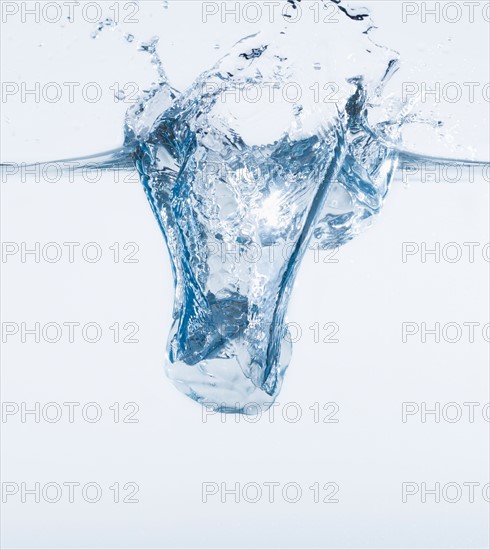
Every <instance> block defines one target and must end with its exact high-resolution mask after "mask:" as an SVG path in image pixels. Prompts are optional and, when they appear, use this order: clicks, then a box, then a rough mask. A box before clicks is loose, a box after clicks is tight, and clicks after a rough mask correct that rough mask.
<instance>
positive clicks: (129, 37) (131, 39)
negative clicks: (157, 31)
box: [124, 33, 134, 42]
mask: <svg viewBox="0 0 490 550" xmlns="http://www.w3.org/2000/svg"><path fill="white" fill-rule="evenodd" d="M124 38H125V39H126V40H127V41H128V42H132V41H133V40H134V34H131V33H128V34H126V35H124Z"/></svg>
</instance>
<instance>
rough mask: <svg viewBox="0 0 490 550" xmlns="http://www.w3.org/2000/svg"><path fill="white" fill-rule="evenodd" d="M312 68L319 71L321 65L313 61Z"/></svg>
mask: <svg viewBox="0 0 490 550" xmlns="http://www.w3.org/2000/svg"><path fill="white" fill-rule="evenodd" d="M313 68H314V69H315V71H319V70H321V68H322V66H321V65H320V63H318V62H317V63H313Z"/></svg>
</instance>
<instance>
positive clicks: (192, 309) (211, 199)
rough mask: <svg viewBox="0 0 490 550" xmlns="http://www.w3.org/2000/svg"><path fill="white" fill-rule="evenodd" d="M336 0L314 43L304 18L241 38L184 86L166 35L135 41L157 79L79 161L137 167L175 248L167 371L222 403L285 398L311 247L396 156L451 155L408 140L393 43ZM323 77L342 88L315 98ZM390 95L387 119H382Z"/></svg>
mask: <svg viewBox="0 0 490 550" xmlns="http://www.w3.org/2000/svg"><path fill="white" fill-rule="evenodd" d="M332 1H333V2H334V3H335V4H337V5H338V6H339V9H340V10H341V12H342V13H343V15H344V17H343V18H342V20H341V21H340V22H339V23H338V24H337V25H335V26H333V27H330V29H329V32H328V33H325V32H324V30H323V29H316V30H315V32H316V34H315V35H314V36H311V37H310V39H311V40H310V42H309V43H308V44H306V43H305V42H304V40H303V35H302V34H301V33H300V31H299V27H298V26H296V27H294V26H293V27H288V28H287V29H286V28H284V27H281V28H280V29H274V30H272V31H271V32H269V33H258V34H255V35H252V36H249V37H246V38H245V39H242V40H240V41H239V42H238V43H237V44H236V45H235V46H234V48H233V49H232V50H231V51H230V52H229V53H228V54H227V55H226V56H224V57H223V58H222V59H221V60H220V61H219V62H218V63H217V64H216V65H215V66H214V67H213V68H212V69H210V70H209V71H206V72H205V73H203V74H202V75H200V76H199V77H198V78H197V79H196V80H195V82H194V83H193V84H192V85H191V86H190V87H189V88H188V89H187V90H184V91H183V92H182V93H179V92H178V91H177V90H175V89H174V88H173V87H172V86H171V84H170V82H169V80H168V77H167V75H166V73H165V70H164V66H163V63H162V60H161V58H160V57H159V55H158V52H157V45H158V37H153V38H152V39H151V40H149V41H148V42H142V43H140V45H139V49H140V51H143V52H145V53H147V54H149V56H150V61H151V63H152V64H153V65H154V66H155V67H156V69H157V73H158V81H157V82H156V83H154V84H153V85H152V86H151V87H150V89H149V90H147V91H146V92H144V94H143V95H142V96H141V97H140V99H139V101H138V102H136V104H134V105H133V106H132V107H131V108H130V109H129V110H128V112H127V115H126V121H125V142H124V146H123V148H122V149H120V150H118V151H114V152H109V153H105V154H101V155H97V156H94V157H92V158H90V159H87V158H85V159H83V160H84V161H85V163H84V164H82V165H81V166H80V168H82V167H84V166H87V165H96V166H97V167H98V168H104V169H113V168H115V167H118V168H120V167H121V166H134V165H136V167H137V169H138V171H139V173H140V177H141V181H142V184H143V187H144V189H145V191H146V194H147V196H148V200H149V202H150V205H151V208H152V210H153V212H154V214H155V217H156V219H157V221H158V223H159V225H160V227H161V229H162V232H163V234H164V236H165V240H166V243H167V246H168V249H169V252H170V256H171V259H172V267H173V273H174V281H175V302H174V311H173V318H174V321H173V325H172V329H171V333H170V335H169V340H168V361H167V367H166V370H167V373H168V375H169V377H170V378H171V379H172V381H173V382H174V384H175V385H176V386H177V387H178V388H179V389H180V390H181V391H183V392H184V393H186V394H187V395H189V396H190V397H191V398H192V399H194V400H196V401H199V402H206V403H211V404H214V407H215V408H216V409H218V410H221V411H224V412H244V413H246V412H247V407H248V405H249V404H250V403H254V404H258V405H260V406H261V407H262V408H263V409H266V408H267V407H269V406H270V405H271V404H272V403H273V401H274V399H275V398H276V397H277V395H278V393H279V391H280V388H281V383H282V380H283V377H284V374H285V372H286V369H287V367H288V364H289V361H290V358H291V345H290V339H289V338H288V336H287V333H286V329H285V326H284V318H285V314H286V311H287V305H288V301H289V297H290V293H291V289H292V285H293V282H294V278H295V276H296V273H297V271H298V268H299V266H300V263H301V260H302V257H303V255H304V253H305V251H306V249H307V247H308V246H309V245H311V244H312V243H313V244H315V245H317V246H318V247H320V248H324V249H328V248H332V247H338V246H340V245H343V244H345V243H346V242H348V241H349V240H350V239H352V238H353V237H355V236H356V235H357V234H359V233H360V232H361V231H362V230H363V229H364V228H365V227H367V226H369V225H370V224H371V222H372V220H373V219H374V218H375V216H377V215H378V214H379V212H380V211H381V209H382V207H383V204H384V201H385V198H386V196H387V193H388V191H389V188H390V185H391V183H392V181H393V179H394V177H395V174H396V170H397V167H398V166H399V165H406V164H417V163H419V164H420V163H423V162H426V161H427V160H431V161H433V162H435V163H437V162H439V163H448V162H449V161H448V159H428V158H427V157H419V156H416V155H411V154H409V153H407V152H405V151H403V143H402V138H401V130H402V128H403V127H404V126H405V125H407V124H411V123H421V122H424V123H426V122H427V121H422V120H420V118H418V117H417V114H416V113H413V107H414V102H413V101H412V102H407V103H401V102H398V103H396V102H393V101H391V102H387V101H386V98H384V95H383V93H384V89H385V86H386V83H387V82H388V81H389V79H390V78H391V77H392V75H393V74H394V73H395V72H396V71H397V69H398V55H397V53H396V52H394V51H392V50H389V49H388V48H385V47H382V46H380V45H378V44H376V43H374V42H373V41H372V40H371V38H370V33H371V30H372V29H373V28H374V26H373V24H372V22H371V21H370V19H369V14H368V13H367V12H366V10H364V9H362V10H353V9H351V8H348V7H346V6H345V5H343V4H341V3H340V0H332ZM288 2H289V4H291V6H292V8H293V9H296V8H297V6H296V2H295V1H294V0H288ZM99 26H100V25H99ZM103 27H104V25H102V28H103ZM102 28H101V29H102ZM101 29H98V32H100V30H101ZM125 38H126V40H127V41H128V42H132V41H133V40H134V36H133V35H126V37H125ZM311 43H314V44H315V45H316V47H315V49H314V51H311V50H312V48H311ZM319 77H323V81H327V80H328V81H329V82H330V83H332V84H334V87H333V91H334V92H335V94H334V97H333V96H332V90H329V91H328V94H329V95H328V96H327V98H325V97H320V96H319V94H318V92H319V90H318V89H317V88H316V86H315V85H316V83H318V81H319ZM291 90H293V91H294V90H296V92H297V94H296V96H294V97H292V96H291V95H290V93H291ZM298 90H299V93H298ZM312 90H313V93H312ZM325 99H328V100H325ZM380 108H381V110H383V111H385V113H389V116H385V117H382V119H381V120H380V121H379V122H378V123H373V122H371V115H372V114H373V112H374V111H375V110H376V109H378V110H379V109H380ZM429 123H431V124H432V121H429ZM435 126H436V127H437V126H438V124H435ZM73 160H76V161H78V162H79V161H80V160H82V159H73ZM64 162H65V163H66V162H68V161H64ZM450 162H451V163H453V164H457V163H458V162H463V163H466V164H471V162H470V161H450Z"/></svg>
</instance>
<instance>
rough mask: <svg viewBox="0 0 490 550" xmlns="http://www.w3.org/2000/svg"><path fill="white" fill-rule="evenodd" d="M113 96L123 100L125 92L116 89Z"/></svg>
mask: <svg viewBox="0 0 490 550" xmlns="http://www.w3.org/2000/svg"><path fill="white" fill-rule="evenodd" d="M114 97H115V98H116V99H117V100H119V101H123V100H124V99H126V94H125V93H124V92H123V91H122V90H118V91H117V92H116V93H115V94H114Z"/></svg>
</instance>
